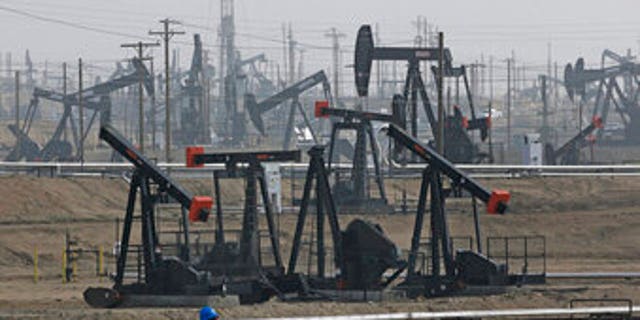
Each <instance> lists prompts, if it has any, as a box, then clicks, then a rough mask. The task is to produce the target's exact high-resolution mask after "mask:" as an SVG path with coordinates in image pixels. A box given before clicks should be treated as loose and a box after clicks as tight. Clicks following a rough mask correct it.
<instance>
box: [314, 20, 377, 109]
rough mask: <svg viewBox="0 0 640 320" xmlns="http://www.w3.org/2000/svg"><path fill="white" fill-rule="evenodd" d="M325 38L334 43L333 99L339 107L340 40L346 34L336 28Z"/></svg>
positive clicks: (326, 34)
mask: <svg viewBox="0 0 640 320" xmlns="http://www.w3.org/2000/svg"><path fill="white" fill-rule="evenodd" d="M324 36H325V37H329V38H331V40H332V43H333V47H332V51H333V98H334V101H335V103H336V105H337V104H338V101H339V99H340V38H344V37H345V34H344V33H339V32H338V31H337V30H336V28H331V30H329V32H328V33H325V34H324ZM378 72H380V69H378ZM378 79H380V76H378ZM379 82H380V80H378V84H379Z"/></svg>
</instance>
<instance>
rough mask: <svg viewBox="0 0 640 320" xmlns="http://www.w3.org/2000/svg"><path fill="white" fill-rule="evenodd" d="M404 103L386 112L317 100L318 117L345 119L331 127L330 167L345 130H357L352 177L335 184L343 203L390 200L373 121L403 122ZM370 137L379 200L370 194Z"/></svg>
mask: <svg viewBox="0 0 640 320" xmlns="http://www.w3.org/2000/svg"><path fill="white" fill-rule="evenodd" d="M403 111H404V109H403V106H401V105H399V104H394V105H393V110H392V112H393V114H382V113H374V112H363V111H355V110H347V109H337V108H330V107H329V103H328V102H327V101H317V102H316V105H315V116H316V117H317V118H328V117H337V118H342V121H339V122H334V123H333V128H332V129H331V139H330V145H329V163H328V169H329V171H331V164H332V162H333V159H334V157H333V156H334V149H335V146H336V142H337V141H338V135H339V134H340V132H341V131H354V132H355V133H356V141H355V144H354V154H353V168H352V171H351V181H349V182H348V183H347V184H345V182H342V181H336V186H335V188H336V189H337V191H336V192H337V193H338V194H339V195H340V196H339V198H338V199H340V201H339V204H340V205H341V206H345V205H347V206H349V207H354V208H368V209H373V208H376V207H380V206H384V205H386V204H387V195H386V193H385V189H384V180H383V177H382V173H381V170H380V156H379V150H378V146H377V144H376V141H375V135H374V132H373V127H372V125H371V122H373V121H379V122H385V123H396V124H399V125H401V124H402V123H403V122H404V120H405V118H404V112H403ZM367 141H368V144H369V148H370V150H371V157H372V160H373V166H374V169H375V181H376V184H377V185H378V192H379V193H380V199H378V200H379V201H374V199H371V198H370V197H369V195H368V188H367V186H368V183H367V180H368V179H367Z"/></svg>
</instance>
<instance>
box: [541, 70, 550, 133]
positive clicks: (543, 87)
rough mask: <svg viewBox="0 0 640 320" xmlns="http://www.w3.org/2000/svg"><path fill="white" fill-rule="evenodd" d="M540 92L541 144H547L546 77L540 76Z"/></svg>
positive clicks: (547, 105)
mask: <svg viewBox="0 0 640 320" xmlns="http://www.w3.org/2000/svg"><path fill="white" fill-rule="evenodd" d="M540 90H541V92H540V93H541V96H542V129H541V137H542V142H543V143H545V144H546V143H549V142H550V140H551V137H550V136H549V101H548V99H547V76H546V75H540Z"/></svg>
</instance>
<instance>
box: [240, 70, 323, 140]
mask: <svg viewBox="0 0 640 320" xmlns="http://www.w3.org/2000/svg"><path fill="white" fill-rule="evenodd" d="M318 84H322V89H323V91H324V96H325V99H327V100H328V101H331V87H330V85H329V81H328V79H327V76H326V74H325V73H324V71H322V70H320V71H318V72H316V73H314V74H312V75H310V76H308V77H306V78H304V79H302V80H300V81H298V82H296V83H294V84H293V85H291V86H289V87H287V88H285V89H283V90H282V91H280V92H278V93H276V94H274V95H272V96H270V97H269V98H266V99H265V100H263V101H261V102H259V103H258V102H257V101H256V97H255V96H254V95H253V94H246V95H245V96H244V105H245V108H246V110H247V111H248V112H249V117H250V119H251V121H252V122H253V125H254V126H255V127H256V129H258V131H259V132H260V133H261V134H263V135H264V134H265V133H266V128H265V125H264V122H263V120H262V114H263V113H265V112H268V111H270V110H272V109H274V108H276V107H277V106H279V105H281V104H282V103H284V102H285V101H287V100H291V105H290V107H289V108H290V109H289V115H288V117H287V124H286V127H285V129H284V138H283V141H282V149H284V150H287V149H289V148H290V144H291V136H292V134H293V131H294V126H295V113H296V110H298V112H300V114H301V115H302V117H303V119H304V123H305V126H306V127H307V129H308V130H309V131H310V132H311V136H312V138H313V142H314V143H315V144H317V143H319V142H318V138H317V136H316V133H315V132H314V130H313V128H312V127H311V123H310V122H309V119H308V117H307V114H306V112H305V111H304V109H303V108H302V104H301V103H300V100H299V97H300V95H301V94H302V93H303V92H305V91H307V90H309V89H311V88H313V87H315V86H316V85H318ZM281 132H282V131H281V130H278V131H277V134H278V135H279V134H281Z"/></svg>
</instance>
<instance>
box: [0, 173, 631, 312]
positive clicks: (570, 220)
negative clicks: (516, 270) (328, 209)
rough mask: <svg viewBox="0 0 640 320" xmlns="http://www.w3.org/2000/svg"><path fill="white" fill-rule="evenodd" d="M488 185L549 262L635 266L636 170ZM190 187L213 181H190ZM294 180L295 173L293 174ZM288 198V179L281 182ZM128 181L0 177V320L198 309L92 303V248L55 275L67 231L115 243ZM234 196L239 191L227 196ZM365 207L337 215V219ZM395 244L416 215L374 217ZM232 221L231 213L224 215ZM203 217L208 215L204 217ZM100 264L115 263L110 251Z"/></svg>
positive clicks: (522, 299) (537, 291) (284, 234)
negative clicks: (68, 276)
mask: <svg viewBox="0 0 640 320" xmlns="http://www.w3.org/2000/svg"><path fill="white" fill-rule="evenodd" d="M387 182H388V183H387V187H388V190H389V192H388V193H389V195H390V198H391V200H395V199H399V196H398V195H399V194H400V190H401V189H403V188H406V189H407V191H408V194H409V199H410V202H411V200H415V194H416V192H417V189H418V185H419V182H418V181H387ZM481 182H482V183H483V184H485V185H487V186H489V187H495V188H498V187H499V188H503V189H507V190H509V191H511V194H512V201H511V207H510V211H509V213H508V214H507V215H503V216H494V215H483V216H482V217H481V223H482V233H483V236H484V237H487V236H517V235H529V236H532V235H541V236H544V237H545V239H546V246H547V261H546V267H547V269H546V271H547V272H569V271H573V272H580V271H640V268H638V263H639V262H640V237H639V236H638V230H639V228H640V198H639V197H638V190H640V179H639V178H634V177H616V178H610V177H598V178H529V179H512V180H504V179H491V180H482V181H481ZM185 185H186V186H187V187H188V189H190V190H196V191H197V193H204V192H207V190H208V189H209V188H210V181H208V180H198V181H186V182H185ZM299 185H301V183H299ZM284 186H285V190H284V194H285V195H286V198H285V199H284V202H285V204H288V203H289V201H290V199H289V198H288V195H289V191H288V190H287V188H288V184H287V183H284ZM223 188H224V190H223V198H224V199H225V200H226V201H225V203H226V204H227V205H237V204H239V200H240V199H238V198H237V194H240V193H241V190H242V184H241V183H238V182H234V183H227V184H225V185H224V186H223ZM126 192H127V184H126V183H125V181H124V180H123V179H121V178H103V179H100V178H35V177H28V176H17V177H0V194H1V195H2V197H0V281H1V283H2V285H1V286H0V318H8V319H12V318H15V319H23V318H36V319H39V318H42V319H52V318H60V319H195V318H196V313H197V310H195V309H191V308H186V309H169V308H164V309H163V308H160V309H122V310H97V309H91V308H89V307H88V306H87V305H85V303H84V302H83V301H82V292H83V291H84V289H85V288H87V287H88V286H91V285H102V286H108V285H109V284H110V283H109V281H108V280H107V279H105V278H98V277H96V276H95V267H96V262H95V256H94V255H92V254H91V253H86V254H85V255H84V256H83V258H82V259H81V260H80V261H79V262H78V277H77V280H76V281H75V282H73V283H70V284H63V283H62V276H61V271H62V269H61V268H62V265H61V261H62V250H63V244H64V234H65V232H66V231H67V230H68V231H69V232H70V234H71V235H72V237H73V238H75V239H77V240H78V244H79V246H80V247H83V248H86V249H92V248H93V249H95V248H98V247H100V246H101V247H102V248H104V250H105V251H106V252H110V251H111V250H112V247H113V244H114V239H115V233H116V230H115V223H114V220H115V218H117V217H122V216H123V214H124V204H125V202H126ZM233 195H236V196H235V197H233ZM469 202H470V201H469V200H468V199H452V200H451V201H449V202H448V208H449V209H450V215H449V222H450V226H451V233H452V235H465V236H466V235H472V234H473V222H472V219H471V215H470V209H469V207H468V204H469ZM355 217H363V216H362V215H360V216H356V215H343V216H341V225H342V226H343V227H344V226H346V224H347V223H348V222H349V221H350V220H352V219H353V218H355ZM365 218H366V219H368V220H372V221H374V222H377V223H379V224H380V225H381V226H382V227H383V229H384V230H385V232H386V233H387V234H388V235H389V237H390V238H391V239H392V240H393V241H394V242H395V243H396V244H397V245H398V246H400V247H401V248H405V249H406V248H407V247H408V246H409V242H410V236H411V235H410V233H411V230H412V227H413V216H412V215H402V214H397V215H386V216H382V215H373V216H366V217H365ZM226 222H227V223H228V225H229V226H230V227H234V226H237V225H239V222H240V220H239V217H238V216H237V214H235V213H229V216H228V217H227V219H226ZM209 223H213V222H212V221H210V222H209ZM294 223H295V215H293V214H285V215H283V216H281V218H280V222H279V224H280V230H281V242H282V244H283V251H284V256H285V257H287V256H288V252H289V251H288V248H289V246H290V242H291V238H292V231H291V230H292V229H293V225H294ZM35 249H37V251H38V267H39V268H38V271H39V281H38V283H34V281H33V270H34V258H33V257H34V250H35ZM107 262H108V263H107V266H106V267H107V269H108V271H113V269H114V267H113V265H112V264H111V261H109V260H108V261H107ZM639 283H640V280H639V281H635V280H620V281H605V282H602V281H601V282H594V281H571V282H569V281H558V280H555V281H553V282H551V283H549V284H547V285H544V286H525V287H522V288H513V289H511V290H509V292H508V293H506V294H500V295H494V296H482V297H454V298H439V299H429V300H417V301H415V300H414V301H403V302H375V303H373V302H372V303H333V302H323V303H318V302H313V303H283V302H278V301H276V300H273V301H270V302H268V303H265V304H261V305H257V306H236V307H228V308H222V309H221V312H222V314H223V315H224V317H225V318H243V317H263V316H295V315H336V314H352V313H386V312H405V311H428V310H434V311H435V310H463V309H467V310H468V309H491V308H517V307H542V306H544V307H564V306H566V305H567V303H568V302H569V300H571V299H573V298H587V297H588V298H605V297H607V298H631V299H634V300H635V301H640V290H638V284H639Z"/></svg>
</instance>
